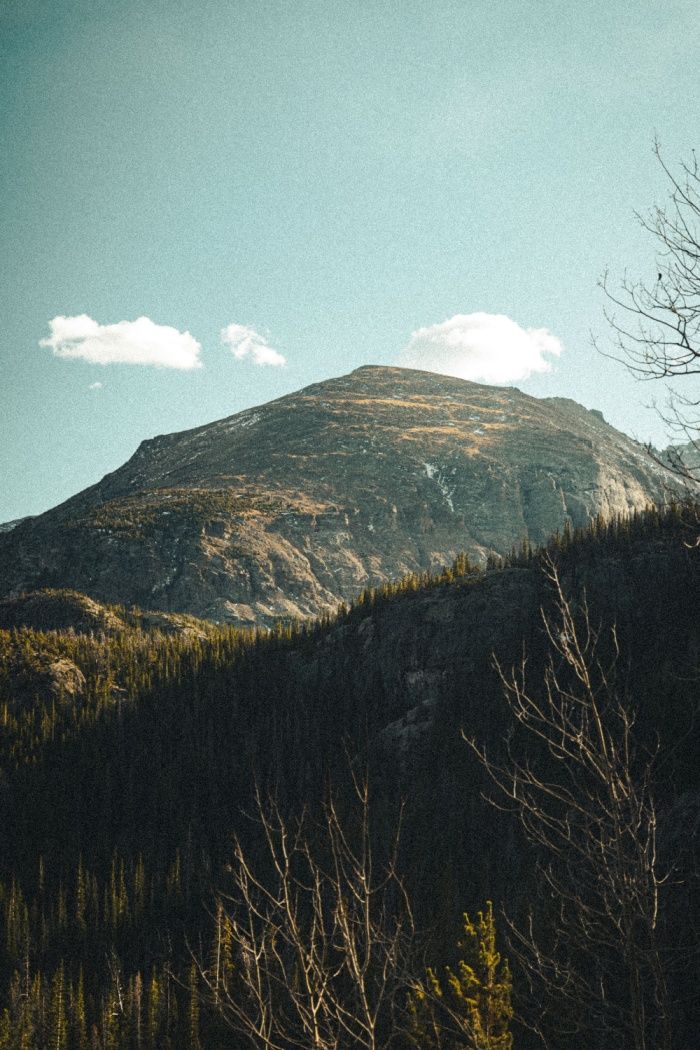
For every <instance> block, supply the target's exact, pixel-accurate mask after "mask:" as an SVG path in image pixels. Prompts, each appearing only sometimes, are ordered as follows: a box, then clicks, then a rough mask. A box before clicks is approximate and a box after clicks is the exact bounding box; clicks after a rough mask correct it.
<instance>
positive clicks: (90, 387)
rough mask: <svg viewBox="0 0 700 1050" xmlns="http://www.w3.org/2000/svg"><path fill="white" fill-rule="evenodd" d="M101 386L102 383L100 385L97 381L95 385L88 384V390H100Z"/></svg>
mask: <svg viewBox="0 0 700 1050" xmlns="http://www.w3.org/2000/svg"><path fill="white" fill-rule="evenodd" d="M103 386H104V383H100V382H99V381H98V382H97V383H90V386H89V387H88V390H101V389H102V387H103Z"/></svg>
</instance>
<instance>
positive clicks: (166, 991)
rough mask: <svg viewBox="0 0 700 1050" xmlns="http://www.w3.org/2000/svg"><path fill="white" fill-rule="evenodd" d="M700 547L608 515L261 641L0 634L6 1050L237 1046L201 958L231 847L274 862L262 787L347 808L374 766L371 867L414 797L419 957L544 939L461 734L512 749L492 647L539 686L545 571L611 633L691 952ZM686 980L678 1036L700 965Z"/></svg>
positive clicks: (524, 871) (654, 514)
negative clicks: (499, 916) (486, 916)
mask: <svg viewBox="0 0 700 1050" xmlns="http://www.w3.org/2000/svg"><path fill="white" fill-rule="evenodd" d="M695 532H696V514H695V511H694V510H687V509H683V508H680V507H673V508H670V509H667V510H663V511H661V510H656V509H653V508H652V509H650V510H649V511H648V512H646V513H645V514H640V515H635V516H634V517H632V518H629V519H620V520H616V521H613V522H604V521H602V520H598V521H596V522H594V523H593V525H592V526H591V528H590V529H588V530H585V531H577V532H576V533H572V532H569V531H567V532H565V533H564V534H563V535H561V536H558V537H555V538H554V539H553V540H552V542H551V544H550V545H549V548H548V550H547V551H545V552H543V551H532V550H531V549H530V548H529V547H528V546H527V545H524V546H523V548H522V549H521V550H518V551H514V552H513V554H512V556H511V557H510V558H509V559H506V560H505V561H504V562H503V563H499V564H498V565H495V564H494V565H491V566H489V567H488V568H487V569H486V570H484V571H479V570H477V569H474V568H473V567H472V566H471V565H470V564H469V560H468V559H467V558H466V557H464V556H463V557H460V558H459V559H457V561H456V562H455V564H454V565H453V566H452V567H451V568H449V569H446V570H444V571H442V572H440V573H437V574H434V575H430V576H428V575H424V576H411V577H407V578H405V579H403V580H401V581H399V582H397V583H396V584H391V585H386V586H384V587H382V588H380V589H378V590H375V591H369V592H365V593H363V594H362V595H361V596H360V597H359V598H358V599H357V600H356V601H355V602H354V603H353V604H352V605H351V606H350V607H348V608H344V609H341V611H340V612H339V614H338V616H337V617H334V618H326V619H325V620H324V621H322V622H320V623H315V624H296V623H291V624H280V625H279V626H278V627H277V628H276V629H275V630H273V631H271V632H250V631H238V630H236V629H234V628H227V627H222V628H217V629H215V630H210V631H207V632H205V633H201V634H195V633H190V634H184V633H183V634H180V635H165V634H163V633H161V632H159V631H157V630H155V631H146V630H142V629H140V628H137V627H134V628H125V629H120V630H117V631H114V632H112V633H110V634H107V633H105V634H98V633H93V634H87V635H86V634H76V633H72V632H70V631H62V632H38V631H34V630H31V629H27V628H24V629H15V630H13V631H0V883H1V884H0V1017H2V1018H3V1020H2V1021H0V1048H6V1047H7V1048H15V1047H22V1048H26V1050H33V1048H43V1047H49V1046H53V1047H56V1048H57V1050H61V1048H66V1050H68V1048H71V1050H72V1048H74V1047H75V1048H79V1050H83V1048H87V1047H89V1048H91V1050H92V1048H97V1047H100V1048H105V1050H106V1048H118V1050H120V1048H126V1047H129V1048H131V1047H146V1048H155V1047H168V1046H170V1047H173V1048H175V1047H178V1048H180V1047H182V1048H186V1047H196V1046H198V1045H199V1046H201V1047H203V1048H205V1050H210V1048H212V1050H214V1048H216V1047H219V1046H221V1047H224V1046H227V1047H228V1046H235V1045H237V1044H236V1043H235V1042H233V1041H232V1037H231V1035H230V1033H228V1032H227V1030H226V1029H225V1027H223V1026H222V1023H221V1021H220V1019H219V1017H218V1014H217V1011H216V1010H215V1009H214V1008H213V1006H212V1004H211V1002H210V998H211V997H210V995H209V993H208V992H207V991H206V989H205V988H204V987H203V985H202V981H201V976H200V974H199V972H198V968H197V966H196V965H194V962H195V961H199V962H201V960H202V959H203V958H207V957H208V953H209V952H210V950H211V945H212V943H213V938H214V936H215V927H216V916H215V915H213V911H214V910H215V905H214V889H215V888H216V887H221V886H225V885H226V878H227V876H226V873H225V867H226V864H227V862H228V861H229V860H230V857H231V849H232V846H231V842H232V835H233V834H234V833H235V834H236V835H237V836H238V838H239V839H240V840H241V841H242V842H243V843H244V845H245V847H246V849H247V850H248V851H249V852H250V855H251V856H252V857H253V858H258V857H261V856H262V853H263V852H264V851H262V849H261V843H260V834H259V830H260V829H259V826H258V824H256V822H255V820H254V819H253V818H252V816H251V814H252V812H253V810H254V791H255V788H256V785H257V786H258V787H259V788H260V790H261V791H262V793H263V795H264V796H268V795H269V796H273V797H274V798H275V799H276V801H277V804H278V805H279V807H280V809H281V811H282V812H284V813H287V814H293V813H296V812H299V811H300V809H301V808H303V807H304V806H309V805H310V806H311V807H312V809H313V807H314V805H315V804H316V803H320V801H321V800H322V799H323V798H324V797H325V796H326V793H327V791H328V785H329V783H330V782H332V784H333V789H334V791H335V794H336V796H337V798H338V800H339V806H340V807H341V810H342V809H343V807H344V806H345V805H346V804H347V805H348V806H349V802H347V803H346V801H345V800H346V799H348V798H349V794H348V790H347V784H348V781H349V772H350V771H351V770H358V769H361V770H365V769H366V770H367V772H368V776H369V783H370V788H371V804H372V816H373V828H374V834H375V836H376V841H377V848H378V849H379V850H380V852H381V843H382V842H386V841H389V840H390V839H391V838H392V836H393V828H394V827H395V823H396V813H397V810H398V806H399V803H400V802H401V800H403V801H404V819H403V829H402V837H401V846H400V856H399V862H400V866H401V869H402V871H403V873H404V876H405V879H406V885H407V887H408V889H409V891H410V895H411V899H412V901H413V907H414V912H415V918H416V924H417V926H418V928H419V930H420V931H421V938H420V943H421V951H422V952H423V953H425V957H426V958H431V959H439V960H442V961H444V962H445V963H450V962H454V961H455V960H454V955H455V948H454V943H455V939H456V931H458V930H459V928H460V925H461V920H460V916H461V915H462V913H463V912H464V911H465V910H467V911H469V912H470V913H472V914H475V913H476V911H477V910H478V909H479V908H480V907H481V906H482V905H483V902H484V901H485V900H487V899H492V900H494V901H496V902H497V903H502V904H503V905H505V906H506V908H507V910H508V912H509V914H511V915H513V916H516V917H517V916H518V915H522V914H524V912H525V910H526V908H527V906H528V905H529V904H531V903H532V902H533V901H537V903H538V906H539V907H540V914H541V916H542V921H543V922H546V921H547V913H548V908H550V907H551V906H552V905H551V902H547V901H546V900H544V899H541V894H540V893H539V888H538V887H537V885H534V884H533V877H532V872H533V870H534V869H533V864H532V859H533V857H532V847H531V846H529V845H528V844H527V843H526V842H525V840H524V838H523V836H522V833H521V831H520V829H519V826H518V824H517V822H516V821H515V819H514V818H513V816H512V814H509V813H507V812H502V811H500V810H497V809H494V808H493V807H492V806H490V805H489V803H488V802H487V801H485V799H484V797H483V795H484V794H488V793H489V785H488V783H487V781H486V778H485V774H484V772H483V770H482V769H481V768H480V766H479V764H478V763H477V762H476V761H475V760H474V757H473V755H471V754H470V752H469V749H468V748H467V747H466V745H465V743H464V741H463V739H462V736H461V730H462V729H466V730H467V731H468V732H469V734H470V735H472V734H473V735H476V736H478V737H479V739H480V740H481V741H483V743H484V744H485V745H486V746H487V747H489V749H490V750H491V751H492V753H493V754H495V755H498V754H499V752H501V751H502V750H503V747H504V741H505V740H508V742H509V744H510V746H511V748H513V747H515V748H517V747H518V746H520V744H519V741H520V737H519V736H518V730H517V728H516V729H514V728H513V727H512V726H511V725H510V723H509V719H508V712H507V709H506V707H505V705H504V703H503V700H502V688H501V685H500V682H499V680H498V676H497V674H496V673H495V671H494V668H493V654H494V653H495V654H496V655H497V656H498V659H499V660H500V662H501V664H502V665H503V666H506V667H508V666H510V665H512V664H514V663H516V662H518V660H519V659H520V658H521V655H522V652H523V646H524V647H525V650H526V651H527V654H528V674H529V675H530V676H531V677H532V680H533V681H536V680H537V677H538V675H540V674H541V671H542V668H543V666H544V662H545V659H546V655H547V651H548V648H547V640H546V636H545V633H544V630H543V626H542V619H541V615H540V610H541V609H542V608H544V609H545V610H547V608H549V607H550V605H551V594H550V590H549V587H548V582H547V579H546V577H545V574H544V573H543V572H542V571H541V567H542V563H543V560H544V559H545V558H546V557H551V558H553V559H554V560H555V561H556V563H557V565H558V566H559V571H560V574H561V578H562V581H563V583H564V586H565V587H566V588H567V591H568V593H570V594H571V595H572V596H574V598H575V599H576V600H577V601H579V602H580V601H581V600H582V595H583V594H584V592H585V594H586V596H587V602H588V605H589V607H590V616H591V621H592V622H594V623H600V624H601V625H604V626H605V627H608V626H610V625H612V624H613V623H614V624H615V625H616V628H617V638H618V641H619V647H620V652H621V657H620V660H619V662H618V667H617V674H618V675H619V679H620V683H619V684H620V689H621V690H622V691H623V692H625V693H627V694H629V695H630V696H632V697H634V704H635V709H636V711H637V715H638V727H637V728H638V740H639V742H640V747H641V748H642V749H645V750H646V749H649V750H651V749H654V748H656V747H657V746H658V749H659V756H658V760H657V766H656V768H657V773H658V784H657V788H656V794H657V797H658V804H659V811H660V813H661V814H662V815H663V816H664V828H663V829H662V830H663V833H662V834H661V835H660V839H659V848H660V849H661V850H662V851H664V850H665V851H667V852H668V854H669V856H671V855H673V857H674V859H677V860H678V878H677V879H676V882H675V884H674V886H675V889H674V893H675V897H673V896H672V895H671V896H670V897H669V905H668V913H667V914H666V915H665V917H664V922H665V923H666V925H667V928H668V930H669V932H673V935H674V937H675V939H676V943H677V945H680V946H682V947H683V948H684V949H686V948H687V950H688V952H690V951H691V949H692V948H693V945H696V944H697V931H698V929H699V926H698V923H700V915H698V913H697V903H696V902H694V899H692V898H691V899H687V898H686V896H685V893H686V882H687V880H686V878H685V874H684V873H687V871H689V870H690V868H691V866H692V864H694V863H695V858H694V857H693V856H692V847H693V846H694V845H695V844H694V843H693V842H692V841H689V840H688V838H687V836H684V833H683V828H684V821H685V819H686V817H685V814H687V812H688V807H689V806H691V807H692V803H693V799H694V798H697V797H698V794H697V793H698V792H699V791H700V784H699V783H698V778H699V777H700V772H699V771H698V768H697V761H696V755H697V745H698V731H697V728H696V722H695V716H697V660H698V642H699V638H698V626H699V624H698V611H697V610H698V608H700V604H699V601H698V599H700V593H699V590H700V588H699V578H698V562H697V558H698V553H697V549H696V548H695V547H694V546H693V543H694V538H695ZM522 746H523V747H525V746H526V745H525V743H524V742H523V743H522ZM528 746H530V745H528ZM533 760H534V761H542V762H547V761H548V759H547V757H546V755H537V754H536V752H533ZM693 909H695V910H693ZM681 916H682V921H681ZM683 958H684V960H685V958H686V955H684V956H683ZM683 972H684V974H685V976H682V975H681V976H680V977H678V979H677V983H678V987H679V989H680V991H679V995H678V999H679V1000H681V999H683V998H684V997H685V998H686V1000H687V1001H685V1002H684V1004H683V1005H682V1006H679V1007H678V1010H679V1018H680V1020H679V1025H680V1026H681V1030H683V1026H685V1029H684V1030H685V1031H687V1032H690V1031H692V1030H694V1026H696V1025H697V1023H698V1020H699V1019H698V1018H697V1016H695V1014H694V1010H695V1006H694V1000H695V996H694V989H695V984H694V981H695V980H696V978H697V973H696V972H695V971H694V970H693V969H692V967H691V968H689V967H688V966H687V965H686V964H685V963H684V967H683ZM684 982H685V983H684ZM516 990H517V977H516ZM523 991H524V989H523ZM527 1040H528V1036H527V1033H525V1032H523V1033H521V1034H520V1037H519V1042H518V1045H519V1046H526V1045H529V1044H528V1042H527ZM568 1045H569V1046H571V1047H574V1046H577V1045H579V1044H577V1043H575V1042H573V1041H572V1042H570V1043H569V1044H568ZM589 1045H590V1044H589ZM688 1045H689V1044H688Z"/></svg>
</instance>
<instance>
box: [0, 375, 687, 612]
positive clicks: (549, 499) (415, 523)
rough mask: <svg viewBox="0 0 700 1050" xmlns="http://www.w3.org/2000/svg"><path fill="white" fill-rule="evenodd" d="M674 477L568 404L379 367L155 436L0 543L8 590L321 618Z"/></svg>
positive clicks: (644, 496)
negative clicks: (358, 598) (362, 594)
mask: <svg viewBox="0 0 700 1050" xmlns="http://www.w3.org/2000/svg"><path fill="white" fill-rule="evenodd" d="M672 481H673V478H672V476H671V475H670V474H668V473H667V472H665V471H664V470H663V469H662V468H660V467H659V466H658V465H656V464H655V463H653V462H652V461H651V460H650V459H649V458H648V457H646V455H645V454H644V452H643V450H642V449H641V448H640V446H639V445H637V444H636V443H635V442H633V441H632V440H631V439H629V438H627V437H625V435H623V434H620V433H619V432H618V431H616V430H614V429H613V428H612V427H610V426H608V425H607V424H606V423H605V422H604V421H603V420H602V419H601V418H600V417H599V416H598V415H596V414H594V413H591V412H589V411H588V410H586V409H584V408H582V407H581V406H580V405H577V404H576V403H575V402H568V401H566V400H565V399H544V400H538V399H537V398H533V397H530V396H528V395H526V394H523V393H521V392H520V391H519V390H517V389H514V388H508V387H489V386H484V385H481V384H477V383H470V382H467V381H465V380H461V379H456V378H454V377H451V376H443V375H437V374H435V373H430V372H422V371H417V370H411V369H403V368H394V367H389V366H383V365H364V366H362V367H361V368H358V369H355V370H354V371H353V372H351V373H350V374H349V375H344V376H340V377H337V378H335V379H329V380H326V381H324V382H321V383H316V384H313V385H312V386H308V387H306V388H304V389H302V390H299V391H297V392H295V393H292V394H288V395H286V396H284V397H281V398H278V399H277V400H276V401H272V402H270V403H269V404H266V405H261V406H258V407H255V408H249V409H246V410H245V411H243V412H238V413H237V414H235V415H233V416H229V417H227V418H225V419H221V420H218V421H216V422H214V423H209V424H206V425H204V426H200V427H196V428H194V429H192V430H187V431H182V432H180V433H174V434H165V435H161V436H160V437H157V438H153V439H151V440H149V441H145V442H143V443H142V444H141V445H140V446H139V448H138V449H137V451H136V452H135V454H134V455H133V456H132V457H131V459H130V460H129V461H128V462H127V463H125V464H124V466H123V467H121V468H120V469H119V470H116V471H114V472H113V473H112V474H109V475H107V476H106V477H105V478H103V479H102V481H101V482H99V484H97V485H94V486H92V487H91V488H90V489H87V490H85V491H84V492H82V493H79V494H78V495H77V496H74V497H73V498H72V499H70V500H68V501H67V502H66V503H64V504H63V505H62V506H61V507H58V508H56V509H55V510H53V511H49V512H48V513H46V514H44V515H41V517H39V518H35V519H32V520H30V521H27V522H24V523H23V524H21V525H20V526H18V527H17V528H16V529H13V530H12V531H11V532H8V533H6V534H2V535H0V580H2V581H3V584H2V586H3V588H4V589H3V591H2V592H0V596H2V594H3V593H4V594H5V595H15V594H18V593H20V592H21V591H24V590H35V589H37V588H41V587H60V588H65V587H69V588H73V589H75V590H79V591H84V592H85V593H87V594H89V595H90V596H91V597H93V598H95V599H97V600H100V601H104V602H109V603H121V604H124V605H139V606H141V607H143V608H151V609H156V608H163V609H166V610H170V611H177V612H190V613H194V614H195V615H198V616H205V617H210V618H213V619H218V620H221V619H229V620H233V621H236V622H244V623H270V622H272V621H274V620H275V619H277V618H279V617H297V616H313V615H317V614H319V613H321V612H324V611H330V610H332V609H334V608H335V607H336V605H337V603H338V602H339V601H340V600H348V599H350V598H352V597H354V596H355V595H356V594H357V593H358V592H359V591H361V590H362V589H363V588H364V587H366V586H373V585H377V584H380V583H382V582H383V581H385V580H388V579H393V578H396V577H398V576H401V575H403V574H405V573H409V572H415V571H423V570H425V569H431V570H434V569H437V568H439V567H440V566H442V565H445V564H447V563H449V562H451V561H452V560H453V559H454V558H455V556H456V555H457V554H458V553H460V552H461V551H466V552H467V553H468V554H469V555H470V557H471V558H472V559H474V560H475V561H477V562H482V563H483V562H484V561H485V560H486V559H487V557H488V556H489V555H491V554H505V553H507V552H508V551H509V550H510V549H511V547H512V546H513V545H519V544H520V543H521V542H522V541H523V540H528V541H529V542H530V543H532V544H535V545H536V544H539V543H542V542H544V541H545V540H546V539H547V538H548V537H549V535H550V534H551V533H553V532H554V531H556V530H557V529H562V528H563V527H564V525H565V524H566V523H567V522H569V523H571V524H573V525H574V526H581V525H585V524H587V522H588V521H589V520H590V519H591V518H592V517H593V516H595V515H596V514H603V515H611V514H621V513H627V512H629V511H631V510H634V509H638V508H642V507H644V506H646V505H647V504H648V503H649V502H651V501H654V500H660V499H663V497H664V491H665V487H666V486H667V485H669V484H671V483H672Z"/></svg>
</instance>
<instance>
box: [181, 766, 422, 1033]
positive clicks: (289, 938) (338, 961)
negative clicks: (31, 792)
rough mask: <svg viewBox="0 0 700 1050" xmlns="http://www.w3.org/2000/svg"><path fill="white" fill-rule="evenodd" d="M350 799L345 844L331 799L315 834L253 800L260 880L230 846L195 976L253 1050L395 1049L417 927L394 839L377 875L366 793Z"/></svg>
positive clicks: (360, 788)
mask: <svg viewBox="0 0 700 1050" xmlns="http://www.w3.org/2000/svg"><path fill="white" fill-rule="evenodd" d="M354 789H355V794H356V798H357V803H358V806H357V809H358V819H357V822H356V823H357V826H356V827H355V828H354V830H353V831H352V832H351V831H350V830H349V825H348V824H347V823H344V822H343V820H341V817H340V815H339V811H338V807H337V804H336V802H335V800H334V798H333V797H332V796H329V798H328V800H327V801H326V803H325V805H324V808H323V820H322V822H321V825H320V827H316V828H314V827H312V826H311V822H310V820H309V818H308V816H307V815H304V816H302V817H301V818H300V819H298V820H294V821H289V820H287V819H286V818H285V817H284V816H283V814H282V813H281V811H280V809H279V807H278V806H277V805H275V804H274V803H272V802H264V801H263V800H262V799H261V798H260V797H258V800H257V801H258V806H257V810H258V812H257V816H258V819H259V822H260V826H261V828H262V832H263V838H264V842H265V846H266V849H265V858H264V861H263V864H262V865H261V867H263V866H264V868H265V872H264V873H262V871H255V870H253V867H252V865H251V863H250V861H249V859H248V857H247V856H246V854H245V852H244V850H243V848H242V846H241V844H240V843H239V842H237V843H236V845H235V851H234V860H233V864H232V865H231V868H230V873H231V877H232V881H233V890H232V892H231V893H230V894H227V895H222V896H221V898H220V902H219V908H218V911H217V931H218V932H217V946H216V950H215V953H214V962H213V965H210V966H202V965H201V964H200V972H201V976H202V978H203V979H204V981H205V983H206V985H207V986H208V988H209V990H210V992H211V995H212V999H213V1001H214V1003H215V1004H216V1006H217V1008H218V1010H219V1013H220V1015H221V1017H222V1018H223V1019H224V1021H225V1022H226V1023H227V1024H228V1025H229V1026H230V1027H231V1028H232V1029H233V1030H235V1031H236V1032H237V1033H238V1034H239V1035H241V1036H243V1037H244V1038H245V1039H246V1040H247V1041H248V1043H249V1044H250V1045H251V1046H253V1047H256V1048H260V1050H290V1048H291V1047H300V1048H302V1047H303V1048H304V1050H310V1048H313V1050H342V1048H348V1050H349V1048H358V1050H361V1048H365V1050H379V1047H385V1046H387V1045H388V1044H389V1042H390V1041H391V1038H392V1028H393V1025H392V1013H393V1010H394V1008H395V1006H397V1005H398V1004H399V1000H403V999H404V998H405V992H406V989H407V988H408V987H409V983H410V982H409V975H408V969H407V962H408V957H409V951H410V947H411V942H412V937H413V919H412V913H411V908H410V904H409V901H408V897H407V895H406V892H405V889H404V886H403V883H402V881H401V879H400V877H399V875H398V874H397V870H396V849H397V847H398V833H397V836H396V839H395V841H394V843H393V847H392V849H391V850H390V851H389V855H388V856H387V857H386V859H385V861H384V862H383V863H382V864H381V865H379V864H378V863H377V862H376V860H375V857H374V855H373V848H372V844H371V834H370V832H371V829H370V813H369V790H368V786H367V783H366V781H365V782H360V781H359V780H355V781H354ZM319 832H320V834H319Z"/></svg>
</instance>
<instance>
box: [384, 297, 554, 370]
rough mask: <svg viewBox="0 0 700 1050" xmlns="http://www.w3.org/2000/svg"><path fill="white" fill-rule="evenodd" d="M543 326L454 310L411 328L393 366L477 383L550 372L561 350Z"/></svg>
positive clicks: (499, 316)
mask: <svg viewBox="0 0 700 1050" xmlns="http://www.w3.org/2000/svg"><path fill="white" fill-rule="evenodd" d="M563 349H564V348H563V346H562V344H561V343H560V342H559V340H558V339H557V337H556V336H554V335H552V333H551V332H549V331H548V330H547V329H546V328H527V329H526V328H521V327H520V325H519V324H516V322H515V321H512V320H511V319H510V317H506V316H505V315H504V314H487V313H474V314H456V315H455V316H454V317H450V318H449V320H447V321H443V322H442V324H434V325H430V326H429V327H427V328H419V329H418V330H417V331H415V332H413V333H412V335H411V338H410V341H409V343H408V346H406V347H405V348H404V349H403V350H402V351H401V353H400V355H399V359H398V362H397V363H398V364H399V365H401V366H403V367H404V368H419V369H422V370H423V371H427V372H440V373H442V374H443V375H448V376H457V377H458V378H459V379H470V380H473V381H476V382H482V383H496V384H498V383H514V382H517V381H519V380H521V379H527V378H528V376H531V375H532V374H533V372H551V370H552V364H551V362H550V361H548V360H547V359H546V357H547V356H555V357H558V356H559V354H561V352H562V350H563Z"/></svg>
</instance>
